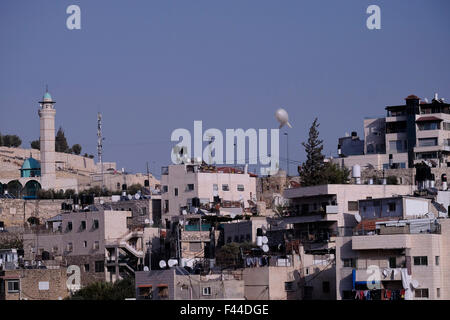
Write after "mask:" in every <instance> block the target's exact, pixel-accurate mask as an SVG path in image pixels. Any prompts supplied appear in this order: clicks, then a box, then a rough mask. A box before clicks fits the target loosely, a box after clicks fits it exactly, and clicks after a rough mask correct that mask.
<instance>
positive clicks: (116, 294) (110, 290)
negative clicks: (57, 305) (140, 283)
mask: <svg viewBox="0 0 450 320" xmlns="http://www.w3.org/2000/svg"><path fill="white" fill-rule="evenodd" d="M135 296H136V291H135V286H134V279H132V278H125V279H122V280H119V281H116V282H115V283H114V284H112V283H110V282H104V281H99V282H94V283H91V284H89V285H88V286H86V287H84V288H82V289H80V290H78V291H77V292H75V293H74V294H73V295H72V297H71V298H69V299H71V300H125V299H126V298H134V297H135Z"/></svg>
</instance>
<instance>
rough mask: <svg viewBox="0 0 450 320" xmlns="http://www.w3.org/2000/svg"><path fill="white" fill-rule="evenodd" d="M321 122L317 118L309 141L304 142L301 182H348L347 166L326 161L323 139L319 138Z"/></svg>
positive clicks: (306, 184)
mask: <svg viewBox="0 0 450 320" xmlns="http://www.w3.org/2000/svg"><path fill="white" fill-rule="evenodd" d="M318 128H319V123H318V122H317V118H316V119H314V122H313V123H312V125H311V128H310V129H309V137H308V141H307V142H303V143H302V145H303V147H305V152H306V161H305V162H304V163H303V164H302V165H301V166H299V168H298V173H299V175H300V184H301V185H302V186H304V187H307V186H315V185H321V184H340V183H346V182H347V180H348V176H349V170H348V169H347V168H345V167H344V168H340V167H339V166H338V165H336V164H334V163H332V162H324V159H325V157H324V155H323V154H322V150H323V140H320V139H319V130H318Z"/></svg>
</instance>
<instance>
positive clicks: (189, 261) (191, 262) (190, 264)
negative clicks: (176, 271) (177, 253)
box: [186, 260, 194, 268]
mask: <svg viewBox="0 0 450 320" xmlns="http://www.w3.org/2000/svg"><path fill="white" fill-rule="evenodd" d="M186 265H187V266H188V267H189V268H192V267H193V266H194V261H192V260H188V261H186Z"/></svg>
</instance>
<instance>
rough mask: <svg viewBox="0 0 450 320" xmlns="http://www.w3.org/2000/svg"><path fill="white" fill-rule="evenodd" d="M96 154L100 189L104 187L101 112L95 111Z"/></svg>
mask: <svg viewBox="0 0 450 320" xmlns="http://www.w3.org/2000/svg"><path fill="white" fill-rule="evenodd" d="M97 155H98V161H99V162H100V167H101V174H102V191H103V189H104V177H103V138H102V114H101V113H100V112H99V113H97Z"/></svg>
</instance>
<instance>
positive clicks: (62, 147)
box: [55, 127, 69, 152]
mask: <svg viewBox="0 0 450 320" xmlns="http://www.w3.org/2000/svg"><path fill="white" fill-rule="evenodd" d="M68 150H69V145H68V144H67V139H66V136H65V135H64V130H63V128H61V127H59V129H58V132H57V133H56V137H55V151H56V152H67V151H68Z"/></svg>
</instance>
